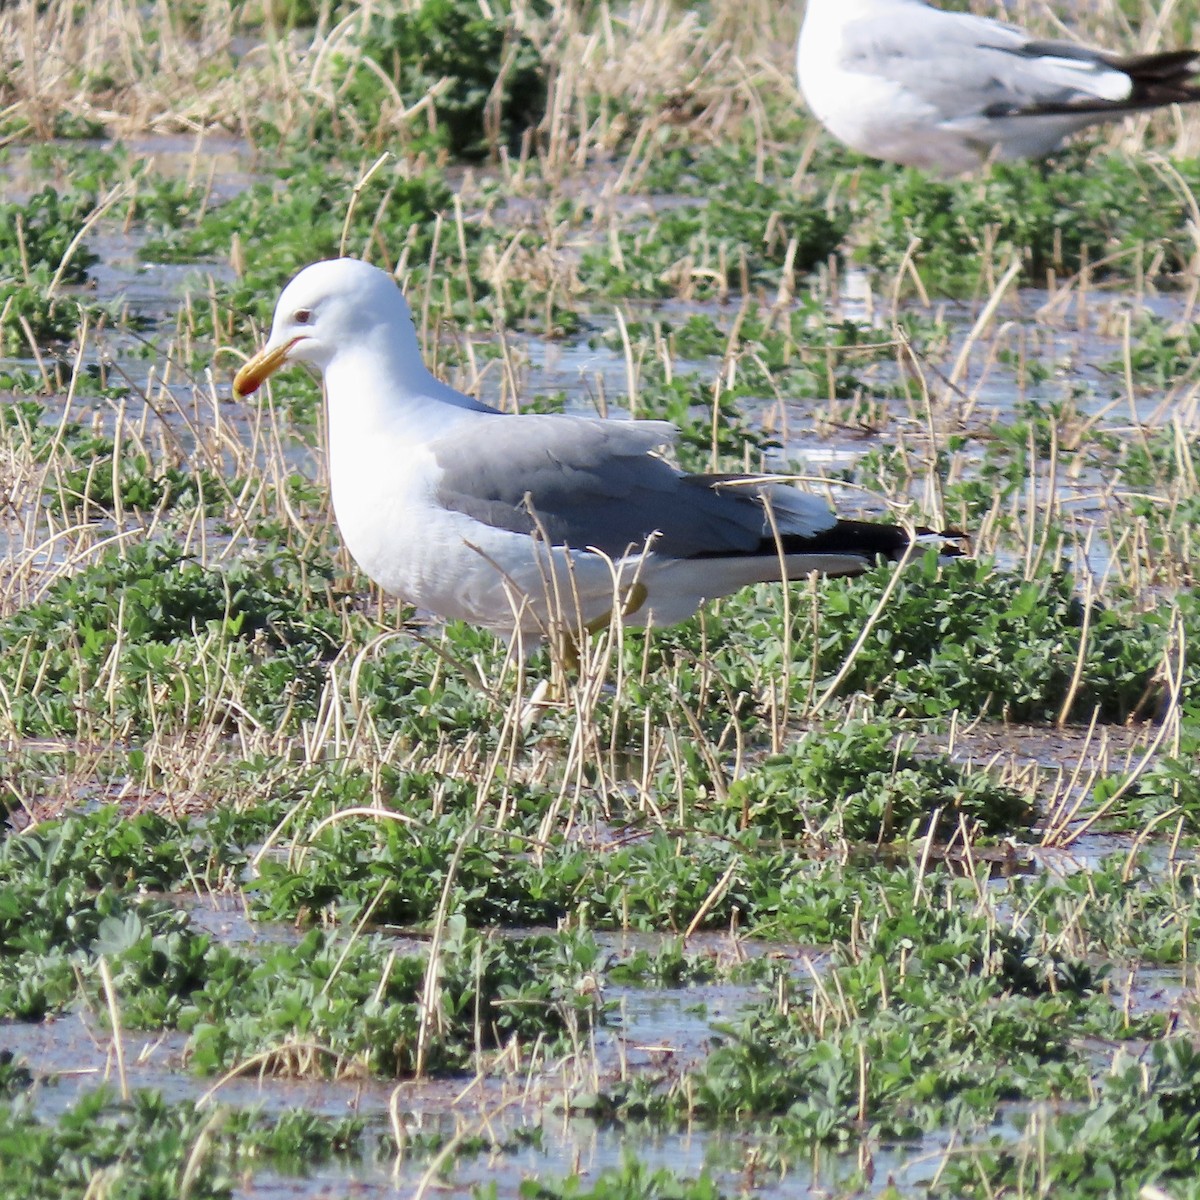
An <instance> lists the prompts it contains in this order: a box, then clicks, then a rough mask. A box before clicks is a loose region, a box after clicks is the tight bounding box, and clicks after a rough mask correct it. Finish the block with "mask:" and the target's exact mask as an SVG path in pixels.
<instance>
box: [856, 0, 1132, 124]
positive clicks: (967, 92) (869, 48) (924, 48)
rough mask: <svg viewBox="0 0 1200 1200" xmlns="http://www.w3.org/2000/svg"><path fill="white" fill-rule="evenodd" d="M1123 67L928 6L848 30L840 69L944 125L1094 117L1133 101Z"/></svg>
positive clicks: (909, 6) (1067, 45)
mask: <svg viewBox="0 0 1200 1200" xmlns="http://www.w3.org/2000/svg"><path fill="white" fill-rule="evenodd" d="M1118 62H1119V60H1117V59H1114V58H1113V57H1112V56H1108V55H1105V54H1103V53H1102V52H1101V51H1098V50H1093V49H1090V48H1089V47H1087V46H1080V45H1077V44H1074V43H1071V42H1052V41H1038V40H1034V39H1032V38H1030V37H1029V35H1028V34H1027V33H1026V32H1025V31H1024V30H1022V29H1017V28H1015V27H1014V26H1011V25H1004V24H1002V23H1000V22H999V21H992V20H989V19H988V18H986V17H976V16H973V15H971V14H969V13H953V12H942V11H940V10H938V9H934V8H930V7H929V6H927V5H925V4H915V3H901V4H896V5H895V6H894V9H893V10H892V12H890V13H889V19H888V20H886V21H883V20H881V19H880V18H879V16H878V15H874V16H871V17H863V18H860V19H858V20H852V21H850V22H848V23H847V24H846V26H845V28H844V30H843V41H842V65H843V66H844V67H846V68H848V69H850V70H855V71H859V72H861V73H863V74H869V75H877V76H880V77H882V78H885V79H890V80H893V81H894V82H896V83H898V84H900V85H901V86H903V87H904V88H905V89H906V90H907V91H909V92H911V93H912V94H914V95H917V96H919V97H920V98H921V99H922V100H923V101H925V102H926V103H928V104H929V105H931V106H932V107H933V108H934V109H936V110H937V111H938V112H939V113H940V114H942V115H943V116H944V117H945V118H946V119H948V120H953V119H955V118H959V117H969V116H988V117H993V116H995V117H999V116H1011V115H1017V114H1026V113H1028V114H1032V113H1038V112H1063V111H1088V110H1089V109H1091V108H1094V107H1096V105H1097V104H1100V105H1103V106H1105V107H1111V106H1113V105H1114V104H1116V103H1118V102H1119V101H1121V100H1122V99H1124V98H1125V97H1126V96H1128V95H1129V92H1130V90H1131V87H1132V84H1131V82H1130V78H1129V75H1128V74H1127V73H1126V72H1125V71H1123V70H1121V69H1120V67H1119V66H1118V65H1117V63H1118Z"/></svg>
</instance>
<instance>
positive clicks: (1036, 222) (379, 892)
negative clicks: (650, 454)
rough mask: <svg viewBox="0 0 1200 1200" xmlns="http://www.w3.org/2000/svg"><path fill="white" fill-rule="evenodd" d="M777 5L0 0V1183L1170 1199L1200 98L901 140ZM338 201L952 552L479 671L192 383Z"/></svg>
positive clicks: (1174, 18) (269, 414) (228, 387)
mask: <svg viewBox="0 0 1200 1200" xmlns="http://www.w3.org/2000/svg"><path fill="white" fill-rule="evenodd" d="M976 7H978V10H979V11H983V6H976ZM1027 7H1028V6H1022V11H1020V12H1019V13H1016V12H1014V13H1013V14H1011V15H1012V16H1013V17H1014V19H1017V18H1019V19H1021V20H1023V21H1026V22H1028V23H1030V24H1031V25H1032V26H1033V27H1034V28H1035V29H1036V30H1037V31H1038V33H1039V35H1040V36H1045V37H1054V36H1061V34H1062V29H1061V28H1060V26H1059V24H1058V23H1057V22H1058V21H1059V20H1061V21H1064V22H1067V23H1068V25H1069V26H1070V28H1071V29H1072V31H1073V32H1074V34H1075V35H1077V36H1080V37H1085V38H1087V39H1088V40H1092V41H1095V42H1097V43H1098V44H1103V45H1112V46H1120V47H1122V48H1123V49H1124V50H1126V51H1129V52H1133V51H1136V50H1141V49H1149V48H1151V47H1150V46H1149V45H1148V44H1143V43H1142V42H1141V41H1139V40H1138V30H1139V29H1142V30H1148V29H1150V28H1151V27H1153V29H1154V30H1155V31H1156V36H1161V37H1162V38H1163V39H1164V42H1165V43H1166V44H1176V43H1180V44H1183V43H1187V42H1189V41H1193V42H1194V41H1195V30H1196V28H1197V27H1200V12H1198V11H1197V10H1196V9H1195V7H1194V6H1193V5H1191V4H1189V3H1181V4H1179V5H1175V6H1171V7H1167V8H1162V9H1161V10H1159V9H1154V10H1153V11H1152V10H1151V8H1150V7H1149V6H1147V7H1146V8H1145V11H1142V10H1140V9H1137V7H1136V5H1135V6H1134V7H1133V8H1130V7H1129V6H1128V5H1126V6H1123V7H1119V6H1117V5H1115V4H1109V3H1103V4H1100V5H1096V6H1086V8H1085V7H1083V6H1077V7H1076V8H1073V9H1069V10H1063V11H1062V12H1059V13H1057V14H1056V16H1055V18H1054V20H1051V14H1050V13H1049V12H1048V11H1043V10H1033V9H1030V10H1029V11H1024V8H1027ZM800 15H801V13H800V11H799V10H796V11H792V10H790V9H786V8H778V7H770V6H767V5H764V4H760V3H757V0H756V2H755V3H752V4H751V6H750V8H749V9H747V8H746V6H744V5H743V6H740V7H739V8H737V9H735V8H734V7H733V6H730V5H727V4H724V3H722V2H720V0H713V2H712V3H710V4H704V5H682V4H669V3H666V2H659V0H647V2H646V3H635V4H632V5H629V6H617V7H612V6H610V5H607V4H604V5H599V6H595V5H588V4H583V3H578V4H576V3H563V4H551V3H548V2H546V3H543V2H542V0H512V3H511V4H510V3H504V4H501V5H500V6H496V5H495V4H490V3H480V2H478V0H444V2H443V0H423V2H422V3H415V2H414V3H408V2H405V3H398V4H396V5H395V6H388V5H378V6H377V5H356V4H345V3H340V2H332V3H325V4H321V5H310V4H307V3H303V2H297V3H286V4H269V5H265V6H262V5H250V4H244V3H241V0H197V2H196V3H194V4H187V5H159V6H145V5H143V6H137V5H133V4H131V3H127V2H126V0H110V2H108V3H105V4H102V5H95V6H75V7H72V6H70V5H67V4H65V3H58V0H51V2H50V3H48V4H33V3H32V2H29V3H24V2H22V3H17V4H14V5H8V6H3V7H2V8H0V45H3V46H4V48H5V50H6V52H7V56H6V58H5V60H4V61H5V62H6V63H7V64H9V66H8V67H7V68H6V71H5V72H0V98H2V103H0V208H2V209H3V213H2V214H0V216H2V219H0V499H2V500H3V504H2V506H0V784H2V785H3V786H2V794H3V797H4V800H3V803H4V818H5V819H4V832H3V836H2V838H0V1196H9V1195H12V1196H22V1197H29V1198H31V1200H38V1198H40V1197H46V1198H47V1200H50V1198H53V1200H58V1198H60V1197H63V1196H77V1197H87V1198H89V1200H92V1198H97V1197H102V1196H112V1197H117V1196H122V1197H124V1196H129V1197H146V1198H147V1200H149V1198H150V1197H155V1196H180V1197H184V1196H187V1197H193V1198H197V1200H203V1198H207V1197H214V1198H215V1197H221V1198H225V1197H239V1198H245V1200H250V1198H255V1200H260V1198H267V1197H303V1198H316V1197H335V1196H336V1197H344V1196H355V1197H371V1198H373V1197H390V1196H404V1197H412V1198H414V1200H416V1198H419V1197H432V1196H435V1195H438V1196H441V1195H448V1196H456V1197H458V1196H461V1197H464V1198H466V1197H489V1196H490V1197H505V1196H517V1195H520V1196H524V1197H537V1198H543V1200H554V1198H559V1197H573V1198H581V1197H595V1198H596V1200H600V1198H604V1200H615V1198H617V1197H630V1198H632V1197H638V1198H642V1197H662V1198H664V1200H667V1198H669V1200H716V1198H718V1197H734V1196H754V1197H763V1198H775V1197H790V1196H808V1195H812V1196H828V1197H851V1196H879V1197H916V1196H926V1195H933V1196H946V1197H956V1198H958V1197H988V1198H989V1200H991V1198H992V1197H998V1196H1013V1197H1017V1196H1020V1197H1025V1196H1050V1195H1054V1196H1058V1195H1062V1196H1067V1195H1070V1196H1080V1197H1110V1196H1120V1197H1130V1198H1133V1197H1138V1198H1139V1200H1159V1198H1160V1197H1162V1196H1167V1197H1170V1198H1171V1200H1184V1198H1185V1197H1196V1196H1200V1182H1198V1180H1200V1172H1198V1169H1197V1162H1198V1161H1200V1129H1198V1125H1197V1117H1196V1113H1197V1111H1198V1110H1200V1050H1198V1047H1197V1036H1196V1028H1197V1021H1196V1012H1197V1009H1196V989H1197V977H1196V970H1197V968H1196V962H1197V952H1196V951H1197V947H1196V937H1197V933H1196V931H1197V929H1198V928H1200V910H1198V905H1200V901H1198V899H1197V897H1198V895H1200V890H1198V888H1197V863H1196V847H1197V835H1198V833H1200V829H1198V826H1197V820H1198V814H1200V765H1198V754H1200V673H1198V670H1197V651H1196V647H1197V646H1198V645H1200V605H1198V603H1197V600H1196V596H1195V592H1194V586H1195V581H1196V561H1197V549H1198V543H1197V533H1196V529H1197V521H1198V520H1200V484H1198V482H1197V480H1198V469H1200V451H1198V448H1197V447H1198V442H1197V438H1198V430H1200V400H1198V395H1200V368H1198V367H1197V351H1198V350H1200V336H1198V335H1197V333H1196V324H1195V309H1196V299H1197V295H1200V268H1198V265H1197V264H1198V262H1200V258H1198V246H1200V241H1198V240H1197V239H1198V238H1200V232H1198V230H1200V207H1198V206H1197V203H1196V199H1195V193H1196V191H1197V190H1198V189H1200V158H1198V157H1197V155H1198V154H1200V112H1197V111H1195V109H1194V107H1185V108H1174V109H1171V110H1168V111H1166V112H1163V113H1159V114H1157V115H1154V116H1149V115H1143V116H1139V117H1137V118H1136V119H1131V120H1130V121H1128V122H1127V123H1124V124H1119V125H1114V126H1112V127H1103V128H1101V129H1099V130H1098V131H1095V132H1093V133H1092V134H1091V135H1088V136H1086V137H1085V138H1084V139H1083V140H1081V141H1080V142H1078V143H1076V144H1072V145H1071V146H1069V147H1067V148H1066V149H1064V150H1063V151H1062V152H1061V153H1060V154H1059V155H1058V156H1056V157H1055V158H1054V159H1052V160H1051V161H1050V162H1049V163H1016V164H996V165H994V166H992V167H989V168H987V169H985V170H982V171H980V172H979V173H977V174H976V175H974V176H969V177H964V178H958V179H953V180H938V179H934V178H931V177H929V176H927V175H924V174H921V173H920V172H918V171H916V170H906V169H901V168H896V167H891V166H886V165H881V164H878V163H874V162H872V161H870V160H867V159H864V158H861V157H859V156H856V155H853V154H851V153H850V152H848V151H844V150H842V149H840V148H838V147H837V146H836V145H835V144H834V143H833V142H832V141H830V140H829V139H828V138H826V137H825V135H823V134H822V133H821V131H820V129H819V127H818V126H817V125H816V124H815V122H814V121H813V120H812V119H811V118H810V117H809V115H808V114H807V113H806V111H805V109H804V106H803V103H802V101H801V100H800V98H799V95H798V94H797V91H796V86H795V83H794V77H793V74H792V71H793V65H792V60H793V54H794V47H795V37H796V33H797V30H798V27H799V19H800ZM1156 45H1157V43H1156ZM339 254H348V255H350V256H353V257H362V258H365V259H367V260H368V261H370V262H373V263H375V264H377V265H380V266H383V267H386V268H387V269H389V270H392V271H394V273H395V276H396V278H397V280H398V281H399V282H400V284H401V285H402V287H403V289H404V291H405V294H406V296H407V297H408V300H409V303H410V305H411V307H412V310H413V314H414V319H415V324H416V327H417V333H418V337H419V340H420V343H421V347H422V352H423V355H424V358H425V361H426V362H427V363H428V364H429V365H430V367H431V369H432V370H434V371H435V373H436V374H437V375H438V376H439V377H440V378H442V379H444V380H446V381H447V382H449V383H451V384H452V385H454V386H455V387H457V388H460V389H462V390H464V391H467V392H469V393H471V394H472V395H475V396H478V397H479V398H481V399H483V400H485V401H486V402H488V403H490V404H493V405H495V406H497V407H499V408H501V409H503V410H505V411H509V412H564V413H569V414H586V415H592V414H599V415H602V416H607V417H610V418H612V419H614V420H616V419H624V418H628V417H633V418H650V419H656V420H665V421H670V422H672V423H673V424H675V425H676V426H677V427H678V429H679V440H678V444H677V446H676V450H675V458H676V461H677V462H678V463H679V464H680V465H681V466H682V467H683V468H685V469H687V470H689V471H700V472H733V471H760V470H761V471H770V472H776V473H779V474H781V475H786V476H788V477H794V478H795V479H796V480H797V481H798V482H799V483H800V485H801V486H803V487H805V488H807V489H809V490H812V491H814V492H817V493H818V494H820V495H822V496H824V497H826V498H827V499H828V500H829V501H830V503H831V504H832V505H834V507H836V509H837V511H838V512H839V514H841V515H842V516H845V517H853V518H863V519H872V520H883V519H887V520H891V521H898V522H902V523H904V524H906V525H910V526H915V527H920V528H930V529H936V530H950V531H956V532H958V533H961V534H962V535H964V537H965V539H966V544H967V546H968V548H969V553H967V554H965V555H963V556H961V557H957V558H943V559H942V560H941V561H939V557H938V554H937V552H936V551H935V550H931V551H929V552H928V553H921V554H919V555H917V556H916V557H915V559H914V561H912V562H910V563H909V564H907V565H906V566H905V567H904V569H902V570H900V571H898V572H897V571H895V570H894V569H893V568H892V566H891V565H888V564H881V565H879V566H877V567H875V568H873V569H871V570H869V571H867V572H866V573H864V574H863V575H861V576H859V577H855V578H841V579H828V580H823V579H817V578H816V577H813V578H811V579H808V580H804V581H801V582H796V583H792V584H790V585H788V586H787V587H783V586H780V585H778V584H765V585H759V586H755V587H752V588H747V589H744V590H743V591H741V592H739V593H737V594H735V595H732V596H729V597H727V598H725V599H723V600H721V601H719V602H715V603H712V604H708V605H706V606H705V607H704V608H703V609H702V610H701V612H700V613H699V614H698V615H697V616H695V617H694V618H692V619H691V620H689V621H686V622H683V623H681V624H678V625H675V626H672V627H669V628H651V629H649V630H643V629H635V628H631V627H622V624H621V622H620V621H616V622H614V623H613V625H612V626H611V627H609V628H605V629H602V630H600V631H599V632H596V633H595V634H594V636H593V637H592V638H591V639H590V640H588V641H586V642H585V643H584V644H582V645H579V646H578V647H576V649H577V650H578V651H579V653H578V656H577V657H578V661H577V662H575V661H572V658H573V655H571V654H567V653H565V652H563V648H562V647H559V646H557V645H553V646H551V647H549V648H545V647H543V648H541V649H539V650H537V651H536V652H535V653H533V654H532V655H531V656H529V657H528V658H527V659H526V660H524V661H521V660H520V657H519V656H518V655H516V654H514V653H513V652H511V651H510V650H509V648H508V647H507V646H506V645H504V644H503V643H502V642H500V641H498V640H497V639H496V638H494V637H493V636H492V635H491V634H489V633H486V632H484V631H481V630H479V629H477V628H473V627H471V626H469V625H467V624H465V623H461V622H452V623H450V624H445V623H443V622H441V621H439V620H438V619H437V618H436V617H435V616H434V615H432V614H430V613H428V612H423V611H421V610H419V609H413V608H411V607H409V606H407V605H406V604H405V603H404V598H403V597H399V598H397V597H392V596H387V595H384V594H383V593H382V592H381V591H380V590H379V589H378V588H377V587H376V586H375V585H374V584H372V583H371V582H370V581H369V580H368V579H367V578H366V577H365V576H364V575H363V573H362V572H361V571H360V570H359V568H358V567H357V566H356V564H355V563H354V561H353V559H352V558H351V557H350V555H349V553H348V552H347V550H346V547H345V545H344V543H343V540H342V537H341V535H340V534H339V531H338V527H337V524H336V521H335V519H334V514H333V512H332V508H331V505H330V500H329V480H328V474H329V470H328V459H327V454H326V442H325V432H326V411H325V407H324V401H323V398H322V392H321V388H320V385H319V384H318V383H317V381H316V380H315V379H314V378H313V377H312V376H311V375H310V374H309V373H308V372H306V371H304V370H303V369H299V368H296V369H290V370H287V371H284V372H281V373H279V374H277V375H276V376H275V377H274V378H273V379H272V380H271V381H270V383H269V384H268V386H267V387H266V388H265V389H264V391H263V393H262V394H260V395H256V396H254V397H251V398H248V399H238V398H235V397H234V394H233V387H232V381H233V377H234V374H235V372H236V371H237V369H238V368H239V367H240V366H241V365H242V364H243V363H244V362H245V361H246V360H247V359H248V358H249V356H250V355H252V354H253V353H254V352H255V351H256V350H257V349H258V348H259V347H261V346H262V344H263V342H264V340H265V338H266V335H267V331H268V329H269V327H270V322H271V314H272V310H273V307H274V304H275V300H276V298H277V296H278V294H279V292H280V289H281V288H282V287H283V285H284V284H285V283H286V282H287V281H288V280H289V279H290V278H291V277H292V276H293V275H294V274H295V273H296V272H297V271H298V270H300V269H301V268H302V267H303V266H304V265H305V264H307V263H308V262H311V261H314V260H317V259H321V258H328V257H334V256H337V255H339ZM547 685H549V686H547ZM534 697H539V698H540V702H539V703H536V704H535V703H534V702H533V698H534Z"/></svg>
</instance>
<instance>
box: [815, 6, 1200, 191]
mask: <svg viewBox="0 0 1200 1200" xmlns="http://www.w3.org/2000/svg"><path fill="white" fill-rule="evenodd" d="M1198 69H1200V54H1198V53H1197V51H1195V50H1169V51H1166V52H1165V53H1160V54H1133V55H1128V56H1122V55H1119V54H1110V53H1108V52H1107V51H1104V50H1094V49H1091V48H1090V47H1088V46H1081V45H1079V44H1077V43H1075V42H1056V41H1041V40H1039V39H1036V38H1031V37H1030V36H1029V34H1028V33H1026V32H1025V31H1024V30H1022V29H1018V28H1016V27H1014V26H1012V25H1004V24H1001V23H1000V22H999V21H992V20H989V19H988V18H986V17H977V16H973V15H971V14H970V13H958V12H942V11H941V10H940V9H937V8H932V7H931V6H930V5H928V4H925V3H923V0H808V7H807V9H806V10H805V13H804V24H803V26H802V27H801V29H800V43H799V47H798V49H797V53H796V70H797V77H798V79H799V83H800V90H801V91H802V92H803V93H804V99H805V100H806V101H807V102H808V106H809V108H811V109H812V111H813V113H814V114H815V115H816V117H817V118H818V119H819V120H820V121H821V123H822V124H823V125H824V126H825V128H826V129H828V130H829V132H830V133H832V134H833V136H834V137H836V138H837V139H838V140H839V141H842V142H845V144H846V145H847V146H850V147H851V148H852V149H854V150H858V151H860V152H861V153H863V154H868V155H870V156H871V157H872V158H881V159H885V160H887V161H889V162H896V163H903V164H906V165H908V166H914V167H923V168H925V169H926V170H930V171H936V172H938V173H940V174H943V175H955V174H960V173H961V172H964V171H970V170H972V169H974V168H975V167H978V166H980V165H981V164H982V163H984V162H986V161H987V160H988V159H991V158H999V159H1014V158H1040V157H1042V156H1043V155H1046V154H1049V153H1050V152H1051V151H1053V150H1054V149H1055V148H1056V147H1057V146H1059V145H1060V144H1061V143H1062V141H1063V139H1064V138H1066V137H1067V136H1069V135H1070V134H1072V133H1074V132H1076V131H1077V130H1079V129H1083V128H1084V127H1085V126H1087V125H1091V124H1094V123H1095V122H1097V121H1107V120H1111V119H1113V118H1115V117H1119V116H1121V114H1122V113H1127V112H1136V111H1138V110H1140V109H1147V108H1157V107H1159V106H1160V105H1164V104H1176V103H1186V102H1189V101H1193V100H1198V99H1200V87H1197V86H1196V84H1195V83H1194V82H1193V81H1192V80H1193V77H1194V76H1195V75H1196V73H1197V70H1198Z"/></svg>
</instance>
